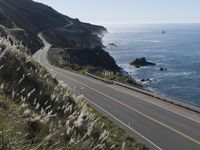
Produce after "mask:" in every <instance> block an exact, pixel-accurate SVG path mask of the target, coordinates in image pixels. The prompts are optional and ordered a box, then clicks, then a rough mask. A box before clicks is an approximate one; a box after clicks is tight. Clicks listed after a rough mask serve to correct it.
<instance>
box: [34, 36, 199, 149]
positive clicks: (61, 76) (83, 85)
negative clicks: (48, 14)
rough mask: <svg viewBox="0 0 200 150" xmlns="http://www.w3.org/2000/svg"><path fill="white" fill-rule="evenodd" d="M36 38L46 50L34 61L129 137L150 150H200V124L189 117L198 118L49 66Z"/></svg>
mask: <svg viewBox="0 0 200 150" xmlns="http://www.w3.org/2000/svg"><path fill="white" fill-rule="evenodd" d="M39 37H40V38H41V39H42V40H43V42H44V44H45V47H44V48H43V49H41V50H39V51H38V52H37V53H36V54H35V55H34V56H33V58H34V59H35V60H36V61H38V62H39V63H41V64H42V65H43V66H44V67H46V68H47V69H48V70H49V72H51V73H52V74H53V75H54V76H55V77H56V78H57V79H58V80H60V81H63V83H65V84H67V85H69V86H70V87H72V88H73V89H74V90H76V91H77V92H79V93H80V94H83V95H84V96H85V97H86V100H87V101H88V102H89V103H90V104H91V105H92V106H94V107H95V108H96V109H97V110H99V111H101V112H103V113H104V114H106V115H107V116H108V117H109V118H110V119H111V120H113V122H114V123H116V124H117V125H119V126H120V127H122V128H123V129H125V130H126V131H127V132H128V133H129V134H130V135H131V136H133V137H135V138H136V139H137V140H139V141H141V142H143V143H145V144H146V145H147V147H149V148H150V149H155V150H157V149H159V150H161V149H163V150H200V121H199V120H195V118H194V117H192V116H196V118H198V117H199V118H200V114H196V113H193V112H191V111H188V110H184V109H182V108H180V110H181V112H185V114H187V116H184V115H182V114H181V113H180V114H179V113H176V112H175V111H174V110H170V109H166V108H168V106H167V104H166V107H165V106H157V105H155V104H152V103H150V102H148V99H149V100H151V97H147V96H145V95H142V94H140V93H139V95H140V96H139V97H138V94H137V93H136V92H131V90H128V89H127V90H126V89H124V90H122V89H121V88H118V87H116V86H114V85H109V84H106V83H103V82H100V81H97V80H95V79H92V78H90V77H87V76H83V75H79V74H76V73H72V72H69V71H66V70H63V69H60V68H57V67H55V66H52V65H50V64H49V63H48V60H47V51H48V50H49V48H50V44H48V43H47V41H46V40H45V39H43V37H42V35H41V34H39ZM136 95H137V96H136ZM172 107H173V106H172ZM169 108H171V106H170V107H169ZM176 109H179V108H176ZM188 116H191V118H190V117H188Z"/></svg>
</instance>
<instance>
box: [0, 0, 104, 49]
mask: <svg viewBox="0 0 200 150" xmlns="http://www.w3.org/2000/svg"><path fill="white" fill-rule="evenodd" d="M70 23H71V24H72V25H73V26H75V27H76V30H72V29H68V30H65V31H63V28H62V27H63V26H66V25H68V24H70ZM0 25H1V26H0V35H1V36H2V35H4V36H5V33H6V34H7V35H11V36H13V37H14V38H16V39H17V40H19V41H23V44H24V45H25V46H27V47H28V48H29V49H30V51H31V52H32V53H34V52H35V51H37V50H38V49H39V48H41V47H42V46H43V44H42V43H41V41H40V39H39V38H38V37H37V34H38V33H39V32H41V31H44V30H48V31H51V29H54V30H53V32H58V33H59V34H60V30H61V29H62V31H61V34H68V33H71V32H72V31H73V32H74V35H75V38H78V40H77V41H80V40H82V35H83V34H82V33H83V32H84V34H85V33H87V35H89V36H88V38H87V36H86V37H84V40H82V41H83V42H88V41H95V42H91V45H94V44H93V43H95V44H97V45H102V44H101V39H100V38H99V37H98V36H97V34H98V35H100V34H102V33H103V32H107V31H106V29H105V28H104V27H101V26H96V25H91V24H88V23H83V22H80V21H79V20H78V19H72V18H70V17H67V16H65V15H62V14H60V13H58V12H57V11H55V10H54V9H52V8H51V7H48V6H46V5H43V4H41V3H36V2H34V1H32V0H0ZM55 28H57V29H55ZM7 29H9V30H11V31H12V32H6V31H7ZM5 30H6V31H5ZM80 31H81V32H80ZM56 36H57V35H56ZM50 39H51V41H52V39H53V41H52V43H55V41H56V43H57V44H60V45H62V44H63V40H64V41H66V42H67V41H70V40H71V39H70V40H69V39H67V38H66V37H65V38H63V37H62V35H60V36H58V38H56V37H55V36H52V35H51V36H50ZM60 39H62V40H60ZM54 40H55V41H54ZM58 41H59V42H58ZM86 45H87V44H86Z"/></svg>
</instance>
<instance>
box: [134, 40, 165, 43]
mask: <svg viewBox="0 0 200 150" xmlns="http://www.w3.org/2000/svg"><path fill="white" fill-rule="evenodd" d="M135 42H150V43H162V41H158V40H137V41H135Z"/></svg>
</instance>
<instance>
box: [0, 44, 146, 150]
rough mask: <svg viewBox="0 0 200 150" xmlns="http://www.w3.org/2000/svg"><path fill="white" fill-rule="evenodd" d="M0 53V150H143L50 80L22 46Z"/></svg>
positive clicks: (4, 48)
mask: <svg viewBox="0 0 200 150" xmlns="http://www.w3.org/2000/svg"><path fill="white" fill-rule="evenodd" d="M0 47H1V50H2V51H3V53H2V54H1V57H0V149H4V150H7V149H8V150H10V149H24V150H28V149H41V150H43V149H49V150H51V149H52V150H55V149H69V150H70V149H71V150H76V149H77V150H79V149H81V150H88V149H93V150H100V149H105V150H109V149H113V150H118V149H121V148H122V146H123V147H124V146H125V147H126V148H127V149H130V150H143V149H145V148H144V145H143V144H141V143H138V142H136V141H135V140H134V139H133V138H131V137H129V136H128V135H127V134H126V133H125V132H124V131H123V130H122V129H120V128H118V127H117V126H115V125H114V124H113V123H112V122H111V121H110V120H108V119H107V118H106V117H105V116H103V115H102V114H100V113H98V112H96V111H95V110H94V109H92V108H91V107H90V106H89V105H88V104H87V103H86V102H85V100H84V98H83V97H82V96H80V95H77V94H76V93H75V92H74V91H72V90H71V89H70V88H68V87H66V86H64V85H63V84H62V83H59V82H58V81H57V80H56V79H54V78H52V76H51V75H50V74H49V73H48V72H47V71H46V70H45V69H44V68H43V67H41V66H40V65H39V64H37V63H36V62H34V61H32V60H31V57H30V56H29V55H27V54H26V53H24V52H22V51H25V50H23V46H16V45H14V46H12V44H10V43H9V42H8V41H6V40H3V41H2V40H1V42H0ZM19 48H20V50H19Z"/></svg>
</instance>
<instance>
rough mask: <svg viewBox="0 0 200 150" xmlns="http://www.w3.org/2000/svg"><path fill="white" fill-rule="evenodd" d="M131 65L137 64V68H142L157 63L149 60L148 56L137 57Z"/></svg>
mask: <svg viewBox="0 0 200 150" xmlns="http://www.w3.org/2000/svg"><path fill="white" fill-rule="evenodd" d="M130 65H132V66H135V67H136V68H140V67H143V66H155V65H156V64H155V63H152V62H148V61H147V60H146V58H144V57H142V58H136V59H135V60H134V61H132V62H131V63H130Z"/></svg>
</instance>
